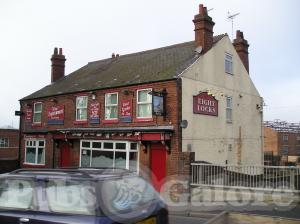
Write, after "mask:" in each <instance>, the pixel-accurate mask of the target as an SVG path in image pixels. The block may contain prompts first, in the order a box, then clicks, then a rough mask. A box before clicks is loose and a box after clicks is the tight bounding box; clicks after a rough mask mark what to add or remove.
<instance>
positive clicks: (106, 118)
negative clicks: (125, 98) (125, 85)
mask: <svg viewBox="0 0 300 224" xmlns="http://www.w3.org/2000/svg"><path fill="white" fill-rule="evenodd" d="M113 94H117V103H116V104H108V103H107V100H106V99H107V98H106V97H107V96H108V95H113ZM113 106H116V107H117V117H115V118H109V117H106V114H107V113H106V110H107V108H108V107H113ZM104 116H105V120H118V117H119V93H118V92H114V93H106V94H105V111H104Z"/></svg>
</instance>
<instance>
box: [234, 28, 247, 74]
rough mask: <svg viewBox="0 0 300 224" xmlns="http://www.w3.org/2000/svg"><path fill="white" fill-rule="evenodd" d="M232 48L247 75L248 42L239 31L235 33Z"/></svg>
mask: <svg viewBox="0 0 300 224" xmlns="http://www.w3.org/2000/svg"><path fill="white" fill-rule="evenodd" d="M233 46H234V48H235V50H236V52H237V53H238V55H239V56H240V58H241V60H242V62H243V64H244V66H245V68H246V70H247V72H248V73H249V57H248V54H249V53H248V47H249V44H248V41H247V40H245V39H244V34H243V32H241V31H240V30H237V31H236V39H234V40H233Z"/></svg>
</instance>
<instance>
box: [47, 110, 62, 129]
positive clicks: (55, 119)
mask: <svg viewBox="0 0 300 224" xmlns="http://www.w3.org/2000/svg"><path fill="white" fill-rule="evenodd" d="M64 119H65V106H64V105H59V106H52V107H50V108H49V109H48V124H54V125H56V124H64Z"/></svg>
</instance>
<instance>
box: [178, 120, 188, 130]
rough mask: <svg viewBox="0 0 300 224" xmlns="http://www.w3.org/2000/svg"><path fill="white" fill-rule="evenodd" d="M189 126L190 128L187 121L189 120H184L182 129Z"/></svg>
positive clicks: (181, 125)
mask: <svg viewBox="0 0 300 224" xmlns="http://www.w3.org/2000/svg"><path fill="white" fill-rule="evenodd" d="M187 126H188V121H187V120H182V121H181V122H180V127H182V128H187Z"/></svg>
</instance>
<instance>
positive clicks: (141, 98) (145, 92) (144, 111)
mask: <svg viewBox="0 0 300 224" xmlns="http://www.w3.org/2000/svg"><path fill="white" fill-rule="evenodd" d="M150 91H151V89H142V90H138V91H137V117H138V118H150V117H152V95H150V94H149V93H150Z"/></svg>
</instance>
